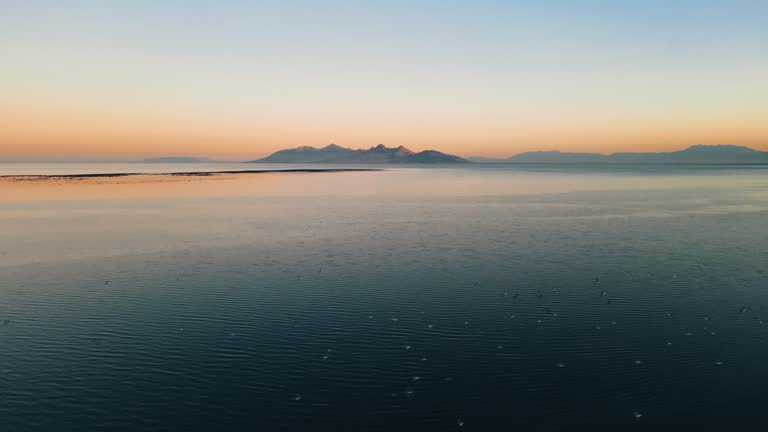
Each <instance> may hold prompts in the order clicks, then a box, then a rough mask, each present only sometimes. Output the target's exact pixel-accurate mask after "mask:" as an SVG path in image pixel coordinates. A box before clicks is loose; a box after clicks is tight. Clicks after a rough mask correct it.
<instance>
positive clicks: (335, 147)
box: [320, 143, 344, 150]
mask: <svg viewBox="0 0 768 432" xmlns="http://www.w3.org/2000/svg"><path fill="white" fill-rule="evenodd" d="M342 149H344V147H342V146H340V145H336V144H333V143H331V144H328V145H327V146H325V147H323V148H322V149H320V150H342Z"/></svg>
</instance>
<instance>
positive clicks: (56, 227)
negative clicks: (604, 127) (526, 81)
mask: <svg viewBox="0 0 768 432" xmlns="http://www.w3.org/2000/svg"><path fill="white" fill-rule="evenodd" d="M202 185H208V186H205V187H203V186H202ZM210 185H216V186H215V187H213V186H210ZM57 187H61V186H57ZM99 187H101V188H103V189H108V190H109V191H110V192H111V193H112V194H106V195H104V194H95V195H92V196H88V195H86V196H83V195H81V194H79V193H76V190H75V189H74V188H68V187H62V188H61V189H60V191H61V194H63V196H61V195H59V196H57V197H56V198H57V199H50V195H41V197H42V198H40V199H36V198H35V196H30V197H28V199H25V200H16V199H14V200H6V201H2V198H3V195H2V192H1V191H0V419H1V420H2V426H0V430H9V431H28V430H29V431H37V430H46V431H47V430H55V431H84V430H89V431H91V430H108V431H122V430H139V431H150V430H151V431H156V430H260V431H261V430H263V431H311V430H314V431H326V430H334V431H339V430H343V431H389V430H398V431H450V430H466V431H470V430H472V431H496V430H525V431H529V430H533V431H539V430H541V431H556V430H589V431H594V430H606V431H608V430H611V431H615V430H676V431H679V430H732V429H733V428H736V427H739V426H741V427H744V428H748V427H756V426H761V425H764V424H765V423H766V422H765V420H763V418H764V417H765V416H764V414H763V407H764V406H765V405H766V403H768V394H767V393H766V392H765V386H766V384H768V345H766V344H765V343H764V342H765V341H766V336H768V324H763V321H762V320H763V318H765V319H767V320H768V273H766V271H768V268H766V267H767V266H766V263H767V262H768V248H767V247H766V246H767V245H768V242H767V241H766V240H768V229H766V227H767V224H768V222H767V221H768V218H767V216H768V212H767V211H768V188H767V187H768V170H766V169H762V168H759V167H753V168H740V169H733V168H727V167H721V168H718V167H662V168H659V167H655V168H652V169H648V168H642V167H631V168H597V167H581V168H576V167H571V168H558V167H503V166H495V167H493V166H489V167H462V168H442V169H393V170H388V171H383V172H367V173H329V174H268V175H258V176H252V177H248V178H240V179H231V180H220V181H216V180H210V181H209V180H205V181H202V182H189V183H179V184H177V185H176V186H174V187H175V188H178V189H177V190H170V189H169V190H167V191H165V192H164V193H163V194H161V195H157V194H149V193H148V194H147V195H146V196H141V194H138V195H137V194H123V192H124V191H125V190H126V189H121V188H128V187H132V186H127V185H99ZM57 190H58V189H57ZM176 192H185V193H183V194H177V193H176ZM68 194H71V196H72V198H71V199H67V196H69V195H68ZM13 196H14V197H17V195H13ZM105 196H106V197H105Z"/></svg>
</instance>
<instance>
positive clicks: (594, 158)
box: [469, 145, 768, 164]
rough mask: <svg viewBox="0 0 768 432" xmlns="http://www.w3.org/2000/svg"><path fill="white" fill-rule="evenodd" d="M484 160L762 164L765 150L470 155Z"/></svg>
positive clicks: (728, 148)
mask: <svg viewBox="0 0 768 432" xmlns="http://www.w3.org/2000/svg"><path fill="white" fill-rule="evenodd" d="M469 160H470V161H473V162H485V163H532V164H536V163H552V164H573V163H581V164H764V163H768V152H764V151H759V150H755V149H751V148H749V147H743V146H737V145H693V146H690V147H688V148H686V149H684V150H678V151H672V152H658V153H612V154H607V155H605V154H599V153H569V152H560V151H534V152H527V153H520V154H518V155H515V156H512V157H509V158H498V159H495V158H485V157H471V158H469Z"/></svg>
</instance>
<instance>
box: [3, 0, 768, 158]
mask: <svg viewBox="0 0 768 432" xmlns="http://www.w3.org/2000/svg"><path fill="white" fill-rule="evenodd" d="M0 59H1V60H0V159H5V160H9V159H59V158H68V159H104V160H106V159H121V158H122V159H125V158H136V157H145V156H166V155H192V156H195V155H201V156H202V155H204V156H211V157H214V158H223V159H243V158H254V157H258V156H262V155H265V154H268V153H270V152H272V151H274V150H277V149H279V148H285V147H295V146H299V145H316V146H322V145H325V144H328V143H331V142H335V143H337V144H340V145H344V146H349V147H369V146H372V145H375V144H378V143H384V144H386V145H389V146H398V145H405V146H408V147H411V148H413V149H415V150H423V149H426V148H434V149H438V150H442V151H446V152H451V153H455V154H459V155H463V156H469V155H486V156H506V155H511V154H515V153H518V152H521V151H528V150H550V149H560V150H566V151H597V152H605V153H609V152H614V151H656V150H673V149H678V148H682V147H685V146H688V145H691V144H698V143H701V144H718V143H729V144H743V145H748V146H751V147H754V148H759V149H764V150H768V1H765V0H755V1H738V0H729V1H723V0H718V1H710V0H643V1H641V0H636V1H635V0H603V1H597V0H567V1H566V0H564V1H557V0H549V1H547V0H536V1H512V0H507V1H500V0H499V1H495V0H494V1H492V0H485V1H466V0H464V1H451V0H440V1H401V0H390V1H364V0H358V1H344V2H342V1H335V0H326V1H322V2H320V1H314V2H310V1H304V0H299V1H291V0H281V1H212V0H211V1H194V0H185V1H181V0H164V1H159V0H152V1H145V0H131V1H128V0H126V1H109V0H98V1H78V0H70V1H59V0H49V1H35V0H11V1H9V0H0Z"/></svg>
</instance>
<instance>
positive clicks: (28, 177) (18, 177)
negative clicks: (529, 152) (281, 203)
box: [0, 168, 381, 182]
mask: <svg viewBox="0 0 768 432" xmlns="http://www.w3.org/2000/svg"><path fill="white" fill-rule="evenodd" d="M360 171H381V169H376V168H327V169H326V168H296V169H264V170H226V171H185V172H166V173H141V172H124V173H87V174H10V175H0V180H9V181H31V182H34V181H46V180H67V179H71V180H85V179H109V178H121V177H138V176H141V177H145V176H146V177H156V178H160V177H210V176H217V175H227V174H229V175H237V174H268V173H330V172H360Z"/></svg>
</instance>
